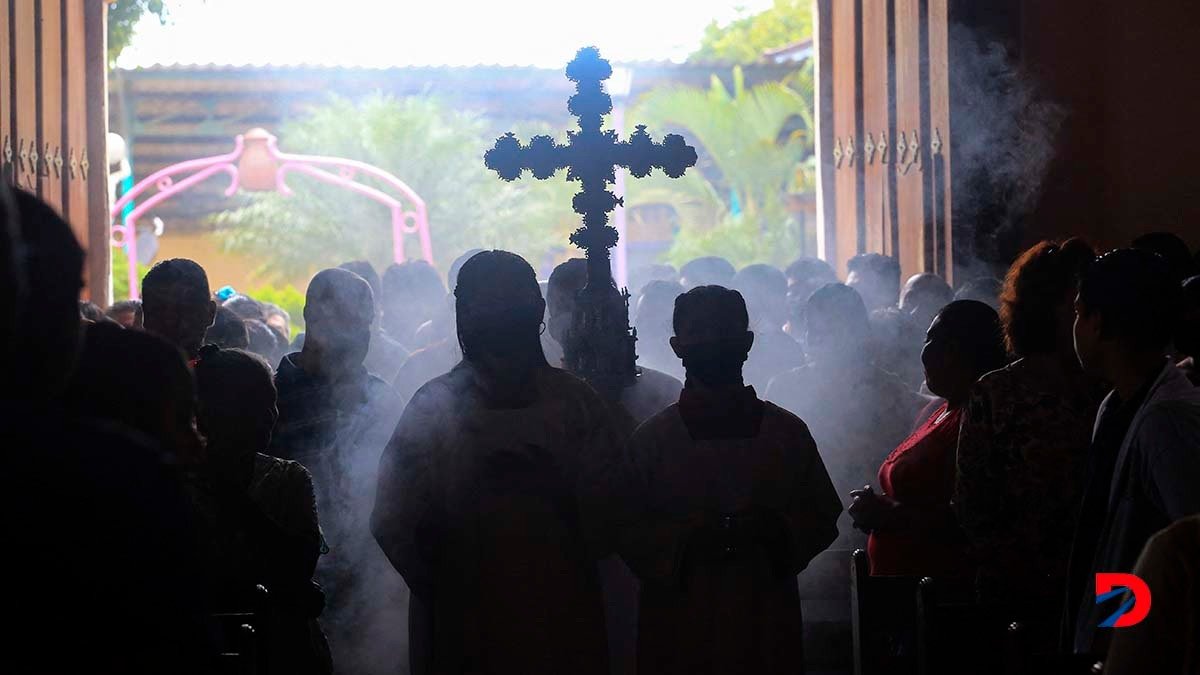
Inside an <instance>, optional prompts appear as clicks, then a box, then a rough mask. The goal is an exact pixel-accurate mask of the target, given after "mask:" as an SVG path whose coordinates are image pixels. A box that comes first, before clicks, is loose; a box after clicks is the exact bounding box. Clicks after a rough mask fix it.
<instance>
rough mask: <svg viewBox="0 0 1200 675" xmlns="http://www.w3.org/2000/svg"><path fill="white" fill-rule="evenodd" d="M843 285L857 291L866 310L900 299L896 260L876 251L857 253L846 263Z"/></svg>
mask: <svg viewBox="0 0 1200 675" xmlns="http://www.w3.org/2000/svg"><path fill="white" fill-rule="evenodd" d="M846 285H847V286H849V287H850V288H853V289H854V290H856V291H858V294H859V295H860V296H862V299H863V303H864V304H866V306H867V311H868V312H874V311H875V310H877V309H884V308H886V307H894V306H896V303H898V302H899V301H900V263H899V262H897V261H896V259H895V258H892V257H891V256H886V255H882V254H879V253H860V254H858V255H856V256H854V257H853V258H851V259H850V260H848V261H847V262H846Z"/></svg>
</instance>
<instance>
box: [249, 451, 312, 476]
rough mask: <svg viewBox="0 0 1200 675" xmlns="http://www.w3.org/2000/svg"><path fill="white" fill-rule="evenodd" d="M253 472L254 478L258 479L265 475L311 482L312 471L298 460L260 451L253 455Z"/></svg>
mask: <svg viewBox="0 0 1200 675" xmlns="http://www.w3.org/2000/svg"><path fill="white" fill-rule="evenodd" d="M254 473H255V475H256V478H260V479H261V478H265V477H267V476H278V477H279V480H283V481H295V482H309V483H311V482H312V473H310V472H309V470H308V469H306V468H305V467H304V465H303V464H301V463H300V462H297V461H293V460H290V459H283V458H280V457H274V456H271V455H267V454H264V453H261V452H260V453H256V454H255V456H254Z"/></svg>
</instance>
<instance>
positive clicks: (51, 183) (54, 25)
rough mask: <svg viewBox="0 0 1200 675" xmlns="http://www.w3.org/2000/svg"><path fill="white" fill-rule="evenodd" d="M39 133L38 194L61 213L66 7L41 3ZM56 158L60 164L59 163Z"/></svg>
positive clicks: (52, 1) (46, 1) (56, 2)
mask: <svg viewBox="0 0 1200 675" xmlns="http://www.w3.org/2000/svg"><path fill="white" fill-rule="evenodd" d="M37 18H38V31H39V37H38V41H39V43H40V45H39V49H38V53H39V61H38V91H39V95H38V101H39V106H38V107H39V111H38V112H39V115H38V117H39V122H40V125H39V127H40V128H39V133H38V143H37V145H38V148H39V150H38V152H39V154H40V155H41V161H40V162H39V163H38V167H37V176H38V195H39V196H40V197H41V198H42V199H43V200H44V201H45V202H46V203H48V204H50V206H52V207H54V209H55V210H56V211H59V212H60V213H61V212H62V210H63V181H62V164H61V163H60V162H61V159H62V131H63V129H62V127H63V100H62V99H63V82H62V77H63V58H62V4H61V2H60V0H41V2H40V3H39V7H38V17H37ZM56 158H57V160H58V161H56Z"/></svg>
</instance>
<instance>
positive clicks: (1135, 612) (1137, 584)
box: [1096, 572, 1150, 628]
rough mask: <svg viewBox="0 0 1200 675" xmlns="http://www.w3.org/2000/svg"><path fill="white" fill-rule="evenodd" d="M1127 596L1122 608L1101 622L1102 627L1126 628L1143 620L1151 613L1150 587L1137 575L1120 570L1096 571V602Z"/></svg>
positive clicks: (1122, 602) (1123, 600)
mask: <svg viewBox="0 0 1200 675" xmlns="http://www.w3.org/2000/svg"><path fill="white" fill-rule="evenodd" d="M1119 595H1124V596H1125V597H1124V598H1123V599H1122V601H1121V606H1120V608H1118V609H1117V611H1116V612H1113V613H1112V614H1111V615H1110V616H1109V617H1108V618H1107V619H1105V620H1104V621H1101V622H1100V627H1101V628H1125V627H1127V626H1133V625H1136V624H1139V623H1141V622H1142V619H1145V618H1146V615H1147V614H1149V613H1150V587H1149V586H1147V585H1146V582H1144V581H1142V580H1141V579H1140V578H1139V577H1138V576H1137V575H1134V574H1122V573H1119V572H1097V573H1096V604H1097V605H1099V604H1100V603H1102V602H1105V601H1107V600H1110V599H1112V598H1115V597H1117V596H1119Z"/></svg>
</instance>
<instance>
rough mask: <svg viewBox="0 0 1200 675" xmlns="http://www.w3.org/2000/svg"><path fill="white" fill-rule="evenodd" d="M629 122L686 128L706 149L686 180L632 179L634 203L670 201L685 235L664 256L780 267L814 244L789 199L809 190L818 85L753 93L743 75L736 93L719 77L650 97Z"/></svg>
mask: <svg viewBox="0 0 1200 675" xmlns="http://www.w3.org/2000/svg"><path fill="white" fill-rule="evenodd" d="M629 119H631V120H637V121H638V122H640V123H645V124H647V125H649V126H650V127H651V128H657V129H675V130H679V131H681V132H682V133H683V134H684V135H685V136H686V137H687V138H688V139H689V141H690V142H692V143H693V144H695V145H696V146H697V148H698V150H699V151H700V162H699V164H698V165H697V167H696V168H695V169H692V170H691V171H689V172H688V173H687V174H685V175H684V177H683V178H681V179H678V180H670V179H668V178H666V177H664V176H662V175H660V174H656V175H652V176H651V177H649V178H647V179H645V180H641V181H630V183H629V187H628V188H627V191H628V194H629V199H628V200H627V201H628V203H629V204H630V205H631V206H639V205H643V204H668V205H670V206H671V207H672V208H673V209H674V210H675V213H676V215H677V216H678V218H679V224H680V230H679V233H678V235H677V236H676V238H675V241H674V243H673V244H672V246H671V249H670V250H669V251H668V253H667V257H668V259H669V260H671V261H672V262H674V263H677V264H678V263H682V262H685V261H687V260H690V259H692V258H694V257H697V256H700V255H722V256H725V257H727V258H729V259H730V260H731V261H732V262H733V263H734V264H737V265H745V264H750V263H756V262H767V263H774V264H783V263H785V262H787V261H788V260H790V259H792V258H795V257H796V255H797V254H799V253H800V252H802V251H804V250H805V248H806V246H808V245H809V242H808V241H807V239H808V237H809V233H807V232H804V231H802V229H801V227H800V226H799V224H798V223H797V222H795V220H794V219H793V218H792V217H791V216H790V215H789V213H788V211H787V208H786V194H787V193H788V192H804V191H809V190H811V189H812V185H813V169H814V163H813V161H812V152H813V136H812V133H813V129H815V125H814V122H813V106H812V79H811V76H810V75H808V74H807V73H806V71H803V70H802V71H800V73H799V75H798V76H797V78H796V81H795V82H794V83H792V84H791V85H785V84H783V83H779V82H769V83H764V84H760V85H758V86H756V87H751V88H747V87H746V86H745V81H744V79H743V76H742V72H741V69H740V68H735V69H734V71H733V89H732V91H731V90H729V89H727V88H726V87H725V85H724V84H723V83H722V82H721V81H720V79H719V78H717V77H715V76H714V77H713V79H712V83H711V84H710V86H709V88H708V89H697V88H691V87H682V86H673V87H663V88H659V89H656V90H654V91H651V92H649V93H647V94H646V95H644V96H643V97H642V98H641V99H640V100H639V101H638V102H637V104H636V105H635V107H634V109H633V110H632V111H631V112H630V114H629Z"/></svg>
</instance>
